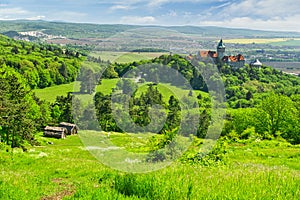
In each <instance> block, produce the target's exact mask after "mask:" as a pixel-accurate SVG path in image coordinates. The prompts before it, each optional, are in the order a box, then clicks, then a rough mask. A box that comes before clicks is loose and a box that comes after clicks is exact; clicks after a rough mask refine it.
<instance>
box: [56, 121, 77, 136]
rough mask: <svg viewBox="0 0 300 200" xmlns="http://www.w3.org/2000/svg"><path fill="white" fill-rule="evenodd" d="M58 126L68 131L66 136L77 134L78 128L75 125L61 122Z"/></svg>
mask: <svg viewBox="0 0 300 200" xmlns="http://www.w3.org/2000/svg"><path fill="white" fill-rule="evenodd" d="M58 126H59V127H63V128H66V129H67V131H68V132H67V134H68V135H74V134H77V132H78V126H77V125H76V124H71V123H67V122H61V123H60V124H59V125H58Z"/></svg>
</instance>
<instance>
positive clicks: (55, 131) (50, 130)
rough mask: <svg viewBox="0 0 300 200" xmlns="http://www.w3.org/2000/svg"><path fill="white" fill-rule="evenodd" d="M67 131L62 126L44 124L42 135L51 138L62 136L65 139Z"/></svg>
mask: <svg viewBox="0 0 300 200" xmlns="http://www.w3.org/2000/svg"><path fill="white" fill-rule="evenodd" d="M67 133H68V131H67V129H66V128H64V127H53V126H46V128H45V129H44V136H45V137H52V138H58V139H60V138H62V139H65V138H66V135H67Z"/></svg>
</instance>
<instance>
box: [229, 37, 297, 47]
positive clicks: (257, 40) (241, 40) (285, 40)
mask: <svg viewBox="0 0 300 200" xmlns="http://www.w3.org/2000/svg"><path fill="white" fill-rule="evenodd" d="M223 41H224V43H234V44H252V43H255V44H267V43H272V44H274V45H275V44H282V45H284V44H291V43H298V44H299V41H300V38H293V39H291V38H237V39H224V40H223Z"/></svg>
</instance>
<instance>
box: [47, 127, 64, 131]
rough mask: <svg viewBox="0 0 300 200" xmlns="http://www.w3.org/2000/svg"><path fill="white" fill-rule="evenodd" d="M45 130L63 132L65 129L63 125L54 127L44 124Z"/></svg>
mask: <svg viewBox="0 0 300 200" xmlns="http://www.w3.org/2000/svg"><path fill="white" fill-rule="evenodd" d="M44 130H45V131H59V132H60V131H61V132H64V131H66V129H65V128H64V127H54V126H46V127H45V129H44Z"/></svg>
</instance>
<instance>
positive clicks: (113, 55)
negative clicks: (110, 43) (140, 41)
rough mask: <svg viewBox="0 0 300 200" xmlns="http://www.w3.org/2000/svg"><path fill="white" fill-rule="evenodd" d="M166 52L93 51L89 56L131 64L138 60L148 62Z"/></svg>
mask: <svg viewBox="0 0 300 200" xmlns="http://www.w3.org/2000/svg"><path fill="white" fill-rule="evenodd" d="M162 54H166V52H140V53H139V52H114V51H94V52H91V53H90V55H91V56H93V57H96V58H98V57H100V58H101V60H104V61H107V60H109V61H110V62H112V63H113V62H117V63H131V62H134V61H140V60H149V59H152V58H156V57H159V56H160V55H162Z"/></svg>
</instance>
